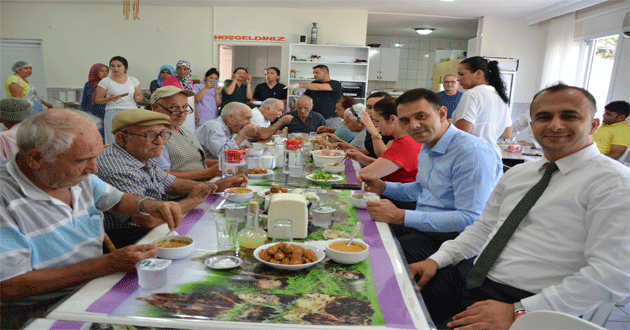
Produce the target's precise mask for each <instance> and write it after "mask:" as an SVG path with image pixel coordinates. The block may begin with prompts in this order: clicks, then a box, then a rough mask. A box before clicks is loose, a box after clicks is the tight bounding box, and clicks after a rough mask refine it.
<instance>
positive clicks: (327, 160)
mask: <svg viewBox="0 0 630 330" xmlns="http://www.w3.org/2000/svg"><path fill="white" fill-rule="evenodd" d="M336 151H337V152H339V153H340V154H341V155H340V156H320V155H319V154H320V153H321V152H322V150H313V151H312V152H311V153H312V154H313V161H314V162H315V165H316V166H319V167H322V166H324V164H333V163H341V161H342V160H343V159H344V158H346V153H345V152H343V151H341V150H336Z"/></svg>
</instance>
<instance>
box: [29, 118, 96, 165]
mask: <svg viewBox="0 0 630 330" xmlns="http://www.w3.org/2000/svg"><path fill="white" fill-rule="evenodd" d="M63 110H64V111H61V110H60V109H55V110H45V111H42V112H40V113H38V114H35V115H33V116H29V117H28V118H26V119H24V120H23V121H22V124H20V128H19V129H18V131H17V146H18V149H19V152H20V153H25V152H27V151H29V150H31V149H38V150H40V151H41V152H42V153H43V156H44V160H45V161H47V162H49V163H52V162H53V161H54V160H55V157H57V155H59V154H61V153H63V152H65V151H66V150H68V149H69V148H70V146H71V145H72V142H73V141H74V137H75V136H76V128H77V119H80V118H84V119H87V120H88V121H89V122H90V123H92V125H94V127H96V128H98V127H100V125H101V120H100V119H98V118H97V117H95V116H93V115H91V114H89V113H87V112H85V111H79V110H70V109H63ZM66 111H67V112H66ZM68 112H70V116H69V115H68ZM72 117H74V118H72Z"/></svg>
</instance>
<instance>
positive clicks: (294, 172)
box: [289, 165, 304, 178]
mask: <svg viewBox="0 0 630 330" xmlns="http://www.w3.org/2000/svg"><path fill="white" fill-rule="evenodd" d="M303 168H304V166H302V165H296V166H293V165H291V166H289V176H290V177H292V178H300V177H302V170H303Z"/></svg>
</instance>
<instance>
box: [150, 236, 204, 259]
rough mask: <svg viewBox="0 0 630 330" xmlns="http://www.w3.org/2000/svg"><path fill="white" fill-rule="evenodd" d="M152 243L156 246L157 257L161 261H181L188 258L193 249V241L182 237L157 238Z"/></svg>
mask: <svg viewBox="0 0 630 330" xmlns="http://www.w3.org/2000/svg"><path fill="white" fill-rule="evenodd" d="M153 243H155V244H157V246H158V252H157V256H158V258H162V259H171V260H175V259H181V258H184V257H187V256H189V255H190V254H191V253H192V252H193V250H194V249H195V241H194V240H193V239H192V238H190V237H188V236H182V235H173V236H164V237H159V238H156V239H154V240H153Z"/></svg>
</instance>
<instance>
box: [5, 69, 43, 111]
mask: <svg viewBox="0 0 630 330" xmlns="http://www.w3.org/2000/svg"><path fill="white" fill-rule="evenodd" d="M11 70H12V71H13V72H14V73H13V74H12V75H10V76H9V78H7V80H6V81H5V82H4V91H5V93H6V94H7V97H17V98H20V99H24V100H26V101H28V103H30V104H31V106H33V110H34V111H35V113H38V112H40V111H42V110H43V106H42V104H43V105H45V106H46V107H48V108H52V107H53V105H52V104H50V103H48V102H46V101H44V100H42V99H41V98H40V97H39V96H37V91H36V90H35V86H33V84H31V83H30V82H29V81H28V80H26V78H28V77H30V76H31V74H33V66H32V65H31V64H30V63H28V62H26V61H17V62H15V64H13V66H12V67H11Z"/></svg>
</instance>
